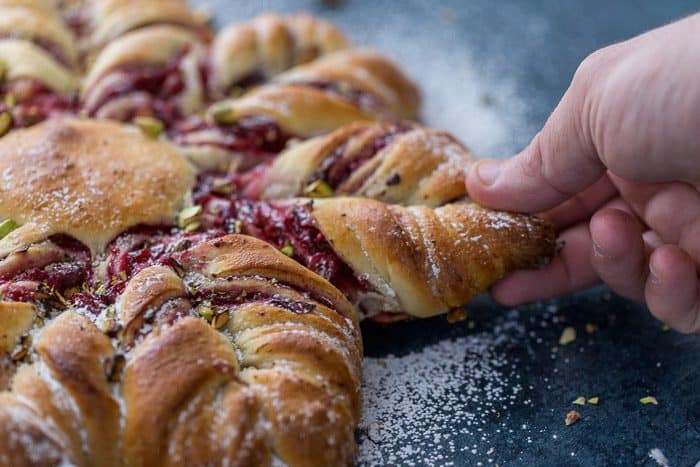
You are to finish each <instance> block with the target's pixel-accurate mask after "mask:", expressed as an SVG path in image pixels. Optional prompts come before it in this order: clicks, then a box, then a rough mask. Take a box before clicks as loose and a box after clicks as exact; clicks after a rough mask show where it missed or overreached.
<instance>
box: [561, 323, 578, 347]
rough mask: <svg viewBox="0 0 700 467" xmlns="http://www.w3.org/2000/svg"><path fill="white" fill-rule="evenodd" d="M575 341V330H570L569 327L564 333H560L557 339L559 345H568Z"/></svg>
mask: <svg viewBox="0 0 700 467" xmlns="http://www.w3.org/2000/svg"><path fill="white" fill-rule="evenodd" d="M575 340H576V329H574V328H572V327H571V326H567V327H565V328H564V331H562V333H561V337H559V345H568V344H571V343H572V342H573V341H575Z"/></svg>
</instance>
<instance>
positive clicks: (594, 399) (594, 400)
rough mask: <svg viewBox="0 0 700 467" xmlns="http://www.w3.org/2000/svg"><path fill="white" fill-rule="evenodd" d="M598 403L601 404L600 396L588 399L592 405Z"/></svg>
mask: <svg viewBox="0 0 700 467" xmlns="http://www.w3.org/2000/svg"><path fill="white" fill-rule="evenodd" d="M598 402H600V398H599V397H598V396H594V397H591V398H589V399H588V403H589V404H591V405H598Z"/></svg>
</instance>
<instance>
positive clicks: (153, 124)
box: [134, 116, 165, 139]
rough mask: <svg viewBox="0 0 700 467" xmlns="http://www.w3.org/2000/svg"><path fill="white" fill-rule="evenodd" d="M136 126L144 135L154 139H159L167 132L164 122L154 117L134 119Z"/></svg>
mask: <svg viewBox="0 0 700 467" xmlns="http://www.w3.org/2000/svg"><path fill="white" fill-rule="evenodd" d="M134 124H135V125H136V126H137V127H139V129H140V130H141V132H142V133H143V134H144V135H146V136H148V137H149V138H154V139H155V138H158V137H159V136H160V135H161V133H163V130H165V125H163V122H161V121H160V120H158V119H157V118H153V117H143V116H140V117H136V118H134Z"/></svg>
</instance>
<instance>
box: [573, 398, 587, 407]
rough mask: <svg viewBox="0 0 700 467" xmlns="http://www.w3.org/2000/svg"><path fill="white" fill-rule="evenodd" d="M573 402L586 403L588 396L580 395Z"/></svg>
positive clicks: (577, 403)
mask: <svg viewBox="0 0 700 467" xmlns="http://www.w3.org/2000/svg"><path fill="white" fill-rule="evenodd" d="M572 404H576V405H586V398H585V397H583V396H578V397H577V398H576V400H574V401H573V402H572Z"/></svg>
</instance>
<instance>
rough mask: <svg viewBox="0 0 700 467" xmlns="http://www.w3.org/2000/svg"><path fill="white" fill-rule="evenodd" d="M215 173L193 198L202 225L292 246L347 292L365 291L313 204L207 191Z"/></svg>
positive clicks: (293, 251)
mask: <svg viewBox="0 0 700 467" xmlns="http://www.w3.org/2000/svg"><path fill="white" fill-rule="evenodd" d="M211 177H212V175H211V174H210V175H209V176H205V177H203V178H202V179H200V182H201V183H202V185H200V188H199V189H197V190H195V193H194V196H193V198H194V201H195V203H197V204H200V205H201V206H202V207H203V213H202V215H201V221H202V224H203V225H204V226H205V227H207V228H213V229H219V230H224V231H226V232H230V233H233V232H236V233H244V234H247V235H252V236H253V237H256V238H259V239H261V240H265V241H266V242H268V243H270V244H272V245H273V246H275V247H277V248H280V249H282V248H285V247H287V248H289V247H291V252H290V254H291V256H292V257H293V258H294V259H296V260H297V261H299V262H300V263H301V264H303V265H304V266H306V267H307V268H309V269H311V270H312V271H314V272H315V273H317V274H319V275H320V276H321V277H323V278H325V279H327V280H328V281H330V282H331V283H332V284H334V285H335V286H336V287H338V288H339V289H340V290H341V291H343V292H345V293H346V294H347V295H350V296H354V295H355V294H356V293H357V292H358V291H361V290H366V289H367V288H368V284H366V283H363V282H361V281H360V280H358V278H356V277H355V275H354V274H353V272H352V270H351V269H350V267H349V266H348V265H347V264H346V263H345V262H344V261H343V260H342V259H341V258H340V257H339V256H338V255H337V254H336V253H335V252H334V251H333V248H332V247H331V245H330V244H329V243H328V241H327V240H326V238H325V237H324V235H323V234H322V233H321V231H320V230H319V229H318V227H317V225H316V223H315V221H314V219H313V216H311V205H310V204H299V203H296V204H295V203H288V202H270V201H253V200H248V199H238V198H237V197H236V195H235V193H234V194H232V195H226V194H218V193H215V192H213V191H208V190H206V186H207V184H209V183H211V182H210V180H211Z"/></svg>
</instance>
